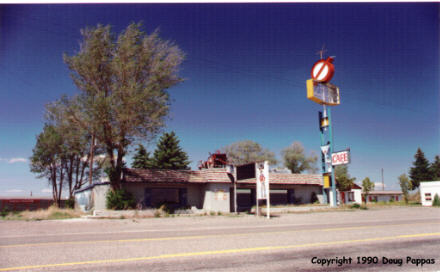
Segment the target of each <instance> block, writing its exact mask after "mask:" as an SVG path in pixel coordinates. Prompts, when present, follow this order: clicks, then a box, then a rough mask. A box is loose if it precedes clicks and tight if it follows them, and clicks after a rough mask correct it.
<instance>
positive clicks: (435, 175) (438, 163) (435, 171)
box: [429, 155, 440, 180]
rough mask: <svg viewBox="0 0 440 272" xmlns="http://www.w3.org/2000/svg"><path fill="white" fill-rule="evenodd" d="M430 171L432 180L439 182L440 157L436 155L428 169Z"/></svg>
mask: <svg viewBox="0 0 440 272" xmlns="http://www.w3.org/2000/svg"><path fill="white" fill-rule="evenodd" d="M429 170H430V171H431V177H432V180H440V156H439V155H437V156H435V158H434V162H433V163H432V164H431V166H430V167H429Z"/></svg>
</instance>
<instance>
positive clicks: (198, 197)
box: [187, 184, 206, 209]
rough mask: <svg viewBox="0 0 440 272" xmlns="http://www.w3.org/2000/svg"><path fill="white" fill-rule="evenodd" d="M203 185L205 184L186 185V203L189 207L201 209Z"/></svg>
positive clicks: (203, 195)
mask: <svg viewBox="0 0 440 272" xmlns="http://www.w3.org/2000/svg"><path fill="white" fill-rule="evenodd" d="M205 187H206V185H205V184H200V185H198V184H191V185H189V186H188V187H187V188H188V189H187V190H188V191H187V193H188V205H189V206H191V208H193V207H195V208H197V209H203V202H204V198H205Z"/></svg>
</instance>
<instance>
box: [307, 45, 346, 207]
mask: <svg viewBox="0 0 440 272" xmlns="http://www.w3.org/2000/svg"><path fill="white" fill-rule="evenodd" d="M320 54H321V59H320V60H318V61H317V62H315V64H314V65H313V67H312V70H311V76H312V78H311V79H309V80H307V98H308V99H310V100H312V101H313V102H315V103H318V104H321V105H323V111H322V112H319V129H320V132H321V133H320V136H321V161H322V175H323V189H322V191H323V200H324V201H323V202H324V203H328V202H330V205H331V206H333V207H334V206H336V205H337V201H336V182H335V174H334V172H335V171H334V167H333V165H332V159H331V158H332V154H333V152H334V141H333V129H332V118H331V109H330V107H329V106H337V105H339V104H340V99H339V88H338V87H337V86H335V85H333V84H330V83H329V82H330V80H331V79H332V77H333V74H334V72H335V68H334V66H333V61H334V58H333V57H328V58H326V59H324V58H323V55H322V54H323V50H321V51H320ZM327 193H328V195H329V196H330V199H327Z"/></svg>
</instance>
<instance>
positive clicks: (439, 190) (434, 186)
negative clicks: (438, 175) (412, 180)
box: [420, 181, 440, 206]
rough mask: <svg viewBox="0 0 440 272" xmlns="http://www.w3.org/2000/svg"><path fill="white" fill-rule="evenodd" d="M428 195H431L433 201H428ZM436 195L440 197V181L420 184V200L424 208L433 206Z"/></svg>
mask: <svg viewBox="0 0 440 272" xmlns="http://www.w3.org/2000/svg"><path fill="white" fill-rule="evenodd" d="M426 194H431V195H430V198H431V200H428V199H429V197H427V195H426ZM436 194H438V196H439V197H440V181H430V182H420V199H421V201H422V205H423V206H432V202H433V201H434V197H435V195H436Z"/></svg>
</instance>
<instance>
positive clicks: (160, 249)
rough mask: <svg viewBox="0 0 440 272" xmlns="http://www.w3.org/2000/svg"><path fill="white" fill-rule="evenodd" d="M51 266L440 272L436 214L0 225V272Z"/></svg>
mask: <svg viewBox="0 0 440 272" xmlns="http://www.w3.org/2000/svg"><path fill="white" fill-rule="evenodd" d="M344 257H345V260H344ZM350 258H351V261H350ZM338 261H339V262H338ZM422 262H423V265H422ZM52 270H56V271H85V270H88V271H269V270H270V271H440V209H438V208H422V207H405V208H403V207H393V208H387V209H378V210H367V211H362V210H357V211H353V212H322V213H310V214H284V215H281V216H278V217H273V218H271V219H270V220H268V219H266V218H255V217H254V216H239V217H233V216H216V217H175V218H151V219H142V220H139V219H136V220H131V219H123V220H119V219H118V220H97V219H88V220H57V221H30V222H25V221H0V271H52Z"/></svg>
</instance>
